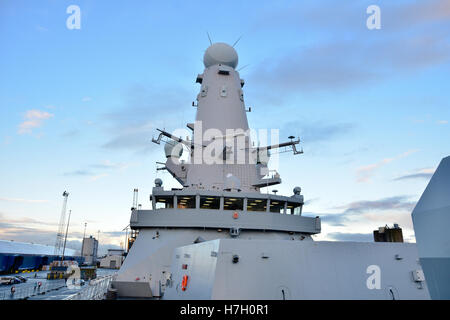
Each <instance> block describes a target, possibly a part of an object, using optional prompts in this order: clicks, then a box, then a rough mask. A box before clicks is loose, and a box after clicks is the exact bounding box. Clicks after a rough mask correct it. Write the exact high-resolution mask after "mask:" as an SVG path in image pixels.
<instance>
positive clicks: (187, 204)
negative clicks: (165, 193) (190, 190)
mask: <svg viewBox="0 0 450 320" xmlns="http://www.w3.org/2000/svg"><path fill="white" fill-rule="evenodd" d="M177 202H178V203H177V207H178V208H180V209H195V196H177Z"/></svg>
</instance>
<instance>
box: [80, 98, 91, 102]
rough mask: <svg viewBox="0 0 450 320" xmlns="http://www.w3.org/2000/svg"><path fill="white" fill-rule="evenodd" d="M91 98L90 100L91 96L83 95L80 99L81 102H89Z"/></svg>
mask: <svg viewBox="0 0 450 320" xmlns="http://www.w3.org/2000/svg"><path fill="white" fill-rule="evenodd" d="M91 100H92V98H91V97H84V98H83V99H81V101H82V102H89V101H91Z"/></svg>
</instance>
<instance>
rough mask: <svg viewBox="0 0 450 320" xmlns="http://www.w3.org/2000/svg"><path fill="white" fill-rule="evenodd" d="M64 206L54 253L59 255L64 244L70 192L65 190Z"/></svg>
mask: <svg viewBox="0 0 450 320" xmlns="http://www.w3.org/2000/svg"><path fill="white" fill-rule="evenodd" d="M62 195H63V198H64V199H63V206H62V210H61V217H60V219H59V224H58V233H57V234H56V243H55V251H54V255H55V256H59V255H61V254H62V249H63V246H64V226H65V222H66V207H67V198H68V197H69V193H68V192H67V191H64V192H63V194H62Z"/></svg>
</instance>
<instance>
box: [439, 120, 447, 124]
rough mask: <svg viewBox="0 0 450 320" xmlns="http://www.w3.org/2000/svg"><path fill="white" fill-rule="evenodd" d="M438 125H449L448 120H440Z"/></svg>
mask: <svg viewBox="0 0 450 320" xmlns="http://www.w3.org/2000/svg"><path fill="white" fill-rule="evenodd" d="M437 123H438V124H448V120H439V121H438V122H437Z"/></svg>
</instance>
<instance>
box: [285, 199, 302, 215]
mask: <svg viewBox="0 0 450 320" xmlns="http://www.w3.org/2000/svg"><path fill="white" fill-rule="evenodd" d="M301 210H302V205H301V204H300V203H296V202H288V203H287V212H286V213H287V214H295V215H300V213H301Z"/></svg>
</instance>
